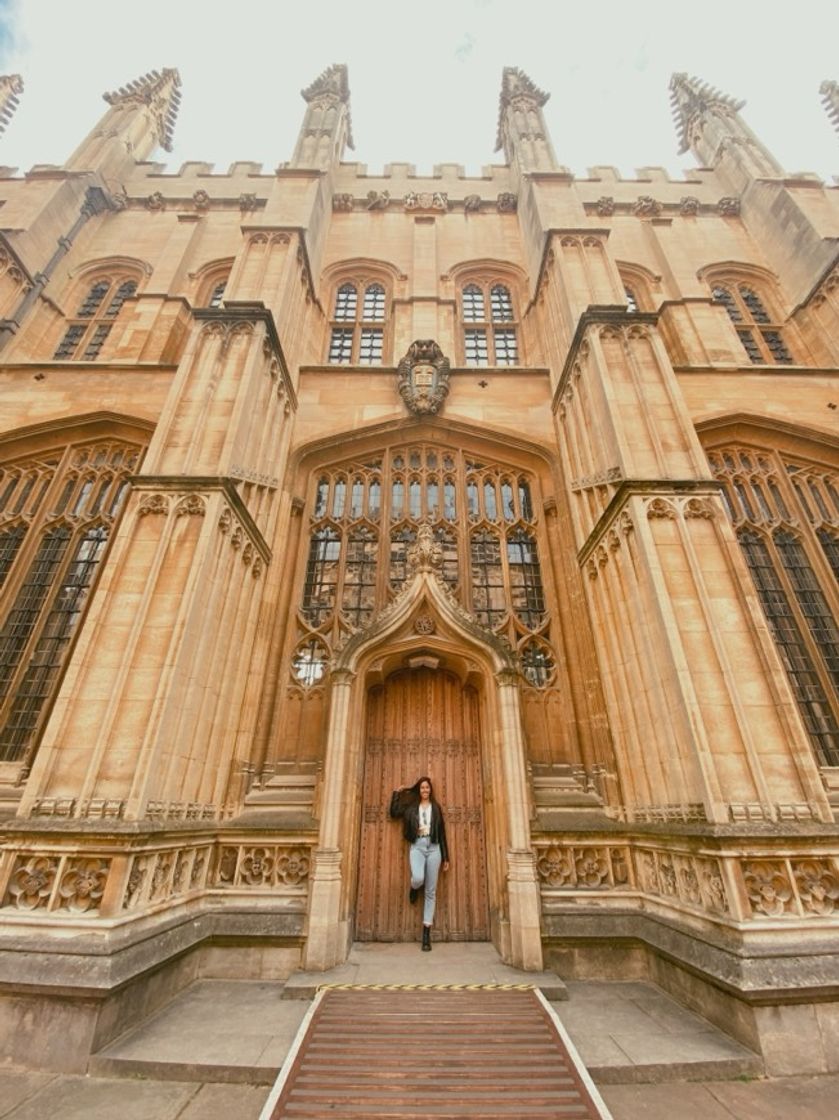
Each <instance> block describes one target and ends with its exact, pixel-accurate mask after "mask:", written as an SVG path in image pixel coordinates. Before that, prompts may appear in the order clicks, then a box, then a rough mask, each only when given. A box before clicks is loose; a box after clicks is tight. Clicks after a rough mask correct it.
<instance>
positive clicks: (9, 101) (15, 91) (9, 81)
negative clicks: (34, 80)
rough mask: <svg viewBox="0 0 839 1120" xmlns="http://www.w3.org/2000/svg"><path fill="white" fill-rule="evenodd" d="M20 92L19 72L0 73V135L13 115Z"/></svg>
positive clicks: (20, 80) (21, 88)
mask: <svg viewBox="0 0 839 1120" xmlns="http://www.w3.org/2000/svg"><path fill="white" fill-rule="evenodd" d="M22 93H23V78H21V76H20V74H2V75H0V136H2V135H3V133H4V132H5V131H6V125H7V124H8V123H9V121H10V120H11V119H12V117H13V116H14V114H15V110H16V109H17V107H18V105H19V103H20V94H22Z"/></svg>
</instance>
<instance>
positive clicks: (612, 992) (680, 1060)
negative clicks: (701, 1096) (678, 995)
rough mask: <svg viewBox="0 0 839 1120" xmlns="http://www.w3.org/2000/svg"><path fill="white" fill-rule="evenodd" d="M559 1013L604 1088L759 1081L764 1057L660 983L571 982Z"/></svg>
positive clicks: (559, 1007)
mask: <svg viewBox="0 0 839 1120" xmlns="http://www.w3.org/2000/svg"><path fill="white" fill-rule="evenodd" d="M554 1010H555V1011H556V1013H557V1015H558V1016H559V1018H560V1020H561V1021H562V1024H563V1026H564V1027H565V1029H566V1030H567V1031H568V1033H569V1034H570V1036H571V1038H572V1039H573V1041H574V1045H575V1046H576V1047H577V1050H578V1051H579V1054H580V1057H581V1058H582V1059H583V1062H584V1063H585V1065H586V1067H587V1068H588V1070H589V1072H590V1073H591V1075H592V1077H593V1078H594V1079H595V1080H596V1081H597V1082H598V1083H599V1084H607V1083H625V1082H637V1081H665V1080H670V1081H672V1080H678V1079H681V1078H684V1079H687V1080H694V1081H695V1080H699V1079H700V1078H701V1079H712V1078H732V1077H742V1076H750V1077H756V1076H759V1075H760V1074H761V1073H762V1072H763V1064H762V1062H761V1059H760V1058H759V1057H758V1055H757V1054H754V1053H753V1052H752V1051H751V1050H749V1049H747V1048H746V1047H745V1046H742V1045H741V1044H740V1043H739V1042H736V1041H735V1040H734V1039H732V1038H729V1037H728V1036H727V1035H725V1034H723V1033H722V1031H719V1030H717V1029H716V1028H715V1027H713V1026H711V1025H710V1024H709V1023H708V1022H707V1021H706V1020H705V1019H702V1018H701V1017H700V1016H699V1015H695V1014H694V1013H693V1012H692V1011H688V1010H687V1009H686V1008H684V1007H682V1006H681V1005H680V1004H678V1003H677V1002H676V1001H675V1000H674V999H671V998H670V996H668V995H666V993H664V992H662V991H661V990H660V989H659V988H656V987H655V985H654V984H649V983H643V982H639V981H632V982H624V983H618V982H613V981H609V982H606V981H594V980H588V981H569V983H568V1000H567V1001H564V1002H562V1003H557V1004H555V1005H554Z"/></svg>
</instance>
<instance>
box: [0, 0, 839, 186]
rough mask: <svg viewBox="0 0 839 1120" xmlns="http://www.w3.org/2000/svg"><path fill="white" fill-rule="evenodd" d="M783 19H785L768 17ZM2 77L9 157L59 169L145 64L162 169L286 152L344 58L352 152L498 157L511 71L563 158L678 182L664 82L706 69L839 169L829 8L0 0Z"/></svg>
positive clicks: (416, 157) (782, 155) (815, 166)
mask: <svg viewBox="0 0 839 1120" xmlns="http://www.w3.org/2000/svg"><path fill="white" fill-rule="evenodd" d="M776 13H781V14H776ZM0 21H2V23H0V73H21V74H22V75H23V78H24V83H25V90H24V94H23V97H22V100H21V105H20V108H19V109H18V111H17V114H16V116H15V117H14V119H13V120H12V122H11V124H10V125H9V126H8V129H7V132H6V135H5V137H3V139H2V140H0V163H3V164H7V165H11V166H18V167H20V168H21V169H22V170H26V169H27V168H29V167H31V166H32V165H33V164H35V163H61V162H62V161H63V160H64V159H65V158H66V157H67V156H68V155H69V153H70V152H71V151H72V150H73V148H74V147H75V146H76V144H77V143H78V142H79V140H80V139H81V137H82V136H83V135H84V134H85V133H86V132H87V131H88V130H89V129H90V128H92V127H93V125H94V124H95V122H96V121H97V120H98V118H99V116H100V115H101V114H102V113H103V112H104V111H105V108H106V106H105V104H104V102H103V101H102V94H103V93H104V92H105V91H106V90H111V89H115V88H117V87H118V86H121V85H124V84H125V83H126V82H127V81H129V80H131V79H133V78H135V77H138V76H139V75H140V74H143V73H145V72H146V71H148V70H150V69H161V68H163V67H166V66H176V67H178V69H179V70H180V72H181V77H182V80H183V87H182V95H183V101H182V104H181V110H180V115H179V119H178V123H177V127H176V131H175V150H174V151H173V152H172V153H171V154H167V153H165V152H162V153H159V154H158V156H157V158H158V159H159V160H161V161H163V162H166V164H167V165H168V168H169V170H172V171H176V170H177V169H178V167H179V166H180V164H181V163H182V162H184V161H185V160H188V159H190V160H207V161H209V162H212V163H214V164H215V169H216V171H219V172H223V171H225V170H226V169H227V166H228V165H229V164H230V163H231V162H232V161H234V160H237V159H242V160H256V161H259V162H261V163H263V164H264V168H265V170H266V171H271V170H273V169H274V168H275V167H276V165H277V164H278V163H280V162H283V161H285V160H287V159H289V158H290V156H291V153H292V150H293V147H294V141H295V137H296V134H297V129H298V127H299V124H300V121H301V119H302V113H303V101H302V99H301V97H300V90H301V88H303V87H304V86H306V85H308V84H309V83H310V82H311V81H312V80H313V79H314V78H315V77H316V76H317V75H318V74H319V73H320V72H321V71H322V70H323V69H325V68H326V67H327V66H328V65H330V64H331V63H334V62H345V63H346V64H347V65H348V67H349V76H350V89H351V108H352V118H353V131H354V135H355V145H356V147H355V153H354V154H353V153H351V152H348V153H347V158H348V159H357V160H358V161H359V162H361V163H366V164H367V165H368V168H369V170H370V171H376V170H380V169H381V168H382V166H383V165H384V164H385V163H386V162H389V161H391V160H394V161H396V160H399V161H407V162H411V163H414V164H416V165H417V169H418V171H419V172H420V174H430V172H431V168H432V165H433V164H434V163H440V162H457V163H462V164H465V165H466V168H467V170H468V171H473V172H476V173H477V172H479V171H480V168H481V167H482V166H484V165H486V164H489V163H493V162H501V156H500V154H494V152H493V148H494V144H495V129H496V118H497V107H498V91H499V88H500V80H501V70H502V68H503V67H504V66H519V67H521V68H522V69H523V70H525V71H526V72H527V73H528V74H529V75H530V76H531V77H532V79H533V80H534V81H535V82H536V84H537V85H538V86H540V87H541V88H542V89H544V90H546V91H548V92H550V94H551V99H550V101H549V102H548V104H547V106H546V108H545V116H546V120H547V123H548V128H549V129H550V132H551V136H552V139H553V143H554V148H555V150H556V152H557V157H558V159H559V161H560V163H564V164H566V165H568V166H569V167H570V168H571V170H572V171H574V172H575V173H577V174H579V175H584V174H585V173H586V169H587V168H588V167H590V166H593V165H595V164H613V165H615V166H617V167H618V168H619V169H620V170H621V172H622V173H623V174H624V175H626V176H632V175H634V172H635V169H636V168H639V167H643V166H646V165H662V166H664V167H666V168H668V170H670V172H671V173H672V174H674V175H675V174H680V173H681V172H682V171H683V170H684V169H686V168H689V167H691V166H692V165H693V163H694V160H693V157H692V156H691V154H690V153H687V154H685V155H683V156H679V155H678V151H677V139H676V133H675V129H674V127H673V124H672V120H671V115H670V103H669V93H668V83H669V79H670V75H671V73H672V72H673V71H679V70H684V71H687V72H688V73H689V74H696V75H698V76H699V77H700V78H702V79H704V80H705V81H708V82H710V83H711V84H712V85H715V86H717V87H718V88H720V89H721V90H722V91H723V92H725V93H729V94H731V95H732V96H734V97H738V98H744V99H745V100H746V101H747V105H746V108H745V110H744V116H745V118H746V120H747V121H748V122H749V124H750V125H751V127H752V128H753V129H754V130H755V131H756V132H757V133H758V135H759V136H760V137H761V139H762V140H763V141H764V142H765V143H766V144H767V145H768V146H769V148H770V149H771V150H772V151H773V153H774V154H775V156H776V157H777V158H778V159H779V160H780V161H781V163H782V164H783V165H784V166H785V167H786V168H787V170H788V171H791V172H792V171H815V172H817V173H819V174H821V175H822V176H824V177H825V178H826V179H827V180H828V181H829V182H831V181H832V180H833V177H834V176H835V175H837V174H839V134H837V132H836V131H835V129H834V128H833V126H832V125H831V123H830V121H829V120H828V117H827V114H826V113H825V111H824V108H823V107H822V104H821V98H820V95H819V92H818V90H819V85H820V84H821V82H822V80H824V79H825V78H831V79H835V80H839V2H837V0H796V2H795V3H794V4H790V3H787V4H781V3H779V2H778V0H775V3H774V4H773V3H770V2H769V0H762V2H757V0H739V3H738V2H737V0H698V2H697V0H692V2H690V3H686V2H682V3H679V2H677V0H671V2H669V3H665V2H663V0H632V2H629V0H623V2H618V0H576V2H574V3H570V2H567V0H412V2H410V3H407V2H405V0H387V2H385V0H343V2H338V0H299V2H290V0H239V2H238V3H236V2H234V0H202V2H200V3H199V2H197V0H142V2H141V3H137V4H133V3H128V2H126V0H111V2H110V3H108V2H107V0H0Z"/></svg>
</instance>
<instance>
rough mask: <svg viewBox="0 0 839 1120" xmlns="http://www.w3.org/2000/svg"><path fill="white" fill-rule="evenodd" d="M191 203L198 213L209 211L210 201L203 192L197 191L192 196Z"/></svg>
mask: <svg viewBox="0 0 839 1120" xmlns="http://www.w3.org/2000/svg"><path fill="white" fill-rule="evenodd" d="M192 201H193V203H194V205H195V209H196V210H198V211H199V213H201V212H203V211H205V210H209V209H210V201H211V199H210V196H209V195H208V194H207V192H206V191H205V190H197V191H196V192H195V194H193V196H192Z"/></svg>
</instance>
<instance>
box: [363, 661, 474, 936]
mask: <svg viewBox="0 0 839 1120" xmlns="http://www.w3.org/2000/svg"><path fill="white" fill-rule="evenodd" d="M364 752H365V753H364V780H363V807H362V822H361V853H360V859H359V878H358V895H357V900H358V901H357V908H356V933H355V935H356V938H357V939H358V940H360V941H413V940H416V939H417V938H418V937H419V932H420V925H421V922H422V906H421V902H420V903H418V904H417V905H416V906H411V905H410V904H409V902H408V897H407V894H408V870H407V845H406V843H405V840H404V839H403V836H402V827H401V823H400V822H398V821H392V820H390V818H389V816H388V806H389V803H390V795H391V792H392V791H393V790H394V789H395V788H396V787H397V786H400V785H405V784H408V783H412V782H414V781H415V780H416V779H417V778H418V777H420V776H421V775H423V774H428V775H429V776H430V777H431V779H432V781H433V783H434V792H435V796H436V797H437V799H438V800H439V801H440V803H441V805H442V806H443V808H444V810H445V813H446V835H447V839H448V845H449V851H450V856H451V868H450V870H449V871H448V872H447V873H446V874H441V876H440V885H439V887H438V896H437V898H438V903H437V916H436V918H435V936H436V937H439V938H440V939H441V940H446V941H486V940H488V939H489V910H488V904H487V871H486V845H485V840H484V804H483V782H482V773H481V746H480V705H479V697H478V693H477V691H476V689H475V688H473V687H472V686H470V685H463V684H462V683H461V682H460V680H459V679H458V677H457V676H455V674H454V673H450V672H448V671H446V670H445V669H442V668H438V667H432V666H429V665H426V666H421V667H417V668H413V669H405V670H402V671H400V672H397V673H394V674H393V675H392V676H390V677H388V678H387V679H386V680H385V681H384V683H383V684H380V685H377V686H375V687H374V688H372V689H371V690H370V692H369V694H368V702H367V721H366V741H365V747H364Z"/></svg>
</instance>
